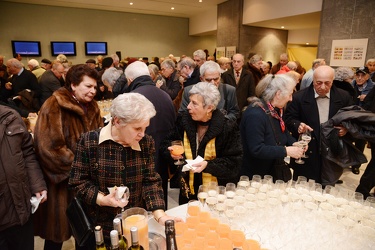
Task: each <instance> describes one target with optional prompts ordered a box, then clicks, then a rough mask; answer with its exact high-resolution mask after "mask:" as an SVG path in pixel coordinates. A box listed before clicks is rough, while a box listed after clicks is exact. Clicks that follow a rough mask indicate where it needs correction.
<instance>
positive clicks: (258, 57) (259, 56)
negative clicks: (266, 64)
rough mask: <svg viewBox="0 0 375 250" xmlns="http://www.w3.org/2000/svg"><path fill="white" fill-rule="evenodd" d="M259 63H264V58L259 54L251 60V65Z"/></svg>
mask: <svg viewBox="0 0 375 250" xmlns="http://www.w3.org/2000/svg"><path fill="white" fill-rule="evenodd" d="M259 61H263V57H262V56H261V55H259V54H255V55H253V56H252V57H251V58H250V59H249V63H251V64H255V63H257V62H259Z"/></svg>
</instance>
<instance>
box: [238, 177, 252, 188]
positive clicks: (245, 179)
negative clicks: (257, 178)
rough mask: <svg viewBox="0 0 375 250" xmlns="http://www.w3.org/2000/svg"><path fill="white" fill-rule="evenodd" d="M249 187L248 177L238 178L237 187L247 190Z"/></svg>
mask: <svg viewBox="0 0 375 250" xmlns="http://www.w3.org/2000/svg"><path fill="white" fill-rule="evenodd" d="M249 186H250V179H249V176H246V175H242V176H240V180H239V181H238V183H237V187H243V188H244V189H247V188H248V187H249Z"/></svg>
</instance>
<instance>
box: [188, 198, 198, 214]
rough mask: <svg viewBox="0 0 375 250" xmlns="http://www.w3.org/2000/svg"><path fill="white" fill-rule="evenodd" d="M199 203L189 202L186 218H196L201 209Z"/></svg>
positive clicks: (195, 201)
mask: <svg viewBox="0 0 375 250" xmlns="http://www.w3.org/2000/svg"><path fill="white" fill-rule="evenodd" d="M199 204H200V203H199V201H197V200H190V201H189V202H188V205H187V215H186V217H190V216H198V215H199V213H200V211H201V209H200V207H199Z"/></svg>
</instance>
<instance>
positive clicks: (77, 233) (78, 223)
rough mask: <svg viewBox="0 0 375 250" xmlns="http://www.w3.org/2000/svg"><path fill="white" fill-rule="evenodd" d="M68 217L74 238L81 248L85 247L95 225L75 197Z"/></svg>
mask: <svg viewBox="0 0 375 250" xmlns="http://www.w3.org/2000/svg"><path fill="white" fill-rule="evenodd" d="M66 216H67V217H68V221H69V224H70V227H71V229H72V233H73V236H74V238H75V240H76V242H77V243H78V245H79V246H80V247H82V246H85V245H86V243H87V242H88V240H89V239H90V238H91V237H92V235H93V232H94V225H93V223H92V221H91V219H90V218H89V217H88V216H87V215H86V213H85V211H84V209H83V207H82V204H81V200H79V199H78V198H77V197H74V198H73V200H72V202H71V203H70V204H69V206H68V208H67V209H66Z"/></svg>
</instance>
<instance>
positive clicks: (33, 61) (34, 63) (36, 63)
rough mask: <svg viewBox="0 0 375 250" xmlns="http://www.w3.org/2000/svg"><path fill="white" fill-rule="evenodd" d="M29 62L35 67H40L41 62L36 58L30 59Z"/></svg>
mask: <svg viewBox="0 0 375 250" xmlns="http://www.w3.org/2000/svg"><path fill="white" fill-rule="evenodd" d="M27 64H30V65H31V66H33V68H36V67H39V62H38V61H37V60H35V59H30V60H29V62H28V63H27Z"/></svg>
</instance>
